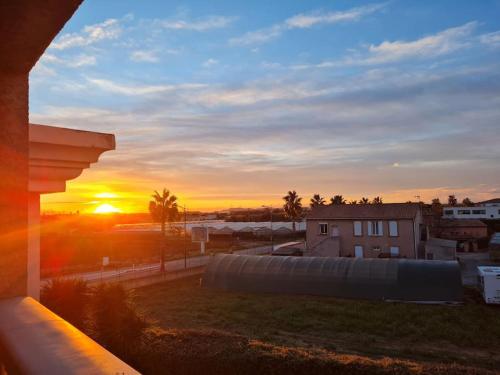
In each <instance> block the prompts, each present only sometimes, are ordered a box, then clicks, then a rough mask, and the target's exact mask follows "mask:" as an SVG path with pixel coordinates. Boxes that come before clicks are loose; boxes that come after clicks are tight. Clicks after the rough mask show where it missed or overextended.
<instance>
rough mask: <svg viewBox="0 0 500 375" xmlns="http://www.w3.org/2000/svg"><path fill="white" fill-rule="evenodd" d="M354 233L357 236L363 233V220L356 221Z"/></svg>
mask: <svg viewBox="0 0 500 375" xmlns="http://www.w3.org/2000/svg"><path fill="white" fill-rule="evenodd" d="M354 235H355V236H362V235H363V225H362V224H361V221H355V222H354Z"/></svg>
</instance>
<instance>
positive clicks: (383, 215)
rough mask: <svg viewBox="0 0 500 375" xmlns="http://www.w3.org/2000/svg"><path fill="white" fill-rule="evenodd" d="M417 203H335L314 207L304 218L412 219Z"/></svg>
mask: <svg viewBox="0 0 500 375" xmlns="http://www.w3.org/2000/svg"><path fill="white" fill-rule="evenodd" d="M419 210H420V204H419V203H384V204H336V205H328V206H318V207H314V208H313V209H312V210H311V212H310V213H309V214H308V215H307V216H306V219H413V218H415V216H417V213H418V212H419Z"/></svg>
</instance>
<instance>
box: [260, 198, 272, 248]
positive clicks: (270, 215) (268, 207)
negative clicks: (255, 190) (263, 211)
mask: <svg viewBox="0 0 500 375" xmlns="http://www.w3.org/2000/svg"><path fill="white" fill-rule="evenodd" d="M262 207H263V208H267V209H269V217H270V224H271V253H272V252H273V251H274V234H273V206H262Z"/></svg>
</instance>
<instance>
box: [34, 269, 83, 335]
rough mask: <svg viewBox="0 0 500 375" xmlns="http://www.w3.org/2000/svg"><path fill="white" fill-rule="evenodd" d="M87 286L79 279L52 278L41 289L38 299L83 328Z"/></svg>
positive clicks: (76, 325)
mask: <svg viewBox="0 0 500 375" xmlns="http://www.w3.org/2000/svg"><path fill="white" fill-rule="evenodd" d="M89 292H90V291H89V288H88V287H87V283H86V282H85V281H84V280H81V279H52V280H50V281H49V282H48V283H47V284H45V285H44V286H43V288H42V290H41V295H40V300H41V302H42V304H44V305H45V306H47V307H48V308H49V309H50V310H52V311H54V312H55V313H56V314H58V315H60V316H61V317H62V318H64V319H65V320H67V321H68V322H70V323H71V324H73V325H74V326H75V327H78V328H80V329H83V328H84V326H85V323H86V320H87V318H86V316H87V313H88V311H87V303H88V301H89Z"/></svg>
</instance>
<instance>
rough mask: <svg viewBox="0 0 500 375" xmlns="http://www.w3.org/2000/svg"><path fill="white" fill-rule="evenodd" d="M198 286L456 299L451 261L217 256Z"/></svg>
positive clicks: (456, 269)
mask: <svg viewBox="0 0 500 375" xmlns="http://www.w3.org/2000/svg"><path fill="white" fill-rule="evenodd" d="M202 285H203V286H206V287H211V288H218V289H223V290H230V291H242V292H252V293H282V294H311V295H324V296H332V297H340V298H359V299H376V300H402V301H419V302H452V301H453V302H457V301H461V300H462V280H461V274H460V265H459V264H458V262H456V261H428V260H414V259H361V258H319V257H271V256H252V255H233V254H218V255H216V256H215V257H214V258H213V259H212V260H211V261H210V263H209V264H208V266H207V268H206V270H205V274H204V276H203V280H202Z"/></svg>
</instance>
